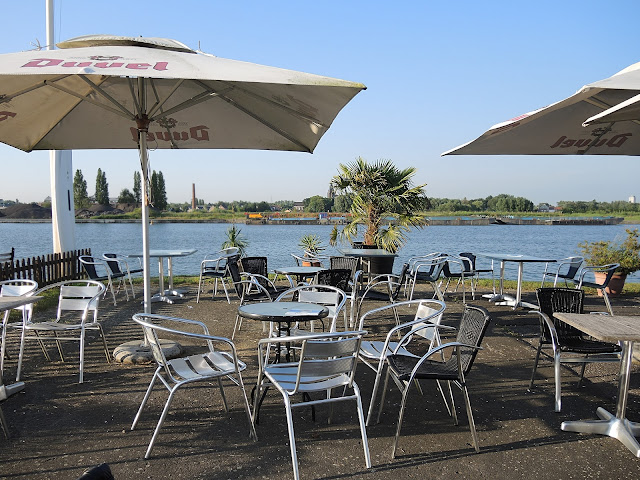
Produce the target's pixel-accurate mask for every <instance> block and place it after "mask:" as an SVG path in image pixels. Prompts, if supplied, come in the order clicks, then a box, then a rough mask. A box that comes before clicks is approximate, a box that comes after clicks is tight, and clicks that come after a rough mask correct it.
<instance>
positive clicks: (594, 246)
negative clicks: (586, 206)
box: [578, 228, 640, 295]
mask: <svg viewBox="0 0 640 480" xmlns="http://www.w3.org/2000/svg"><path fill="white" fill-rule="evenodd" d="M626 232H627V234H626V237H625V238H624V239H623V240H600V241H598V242H582V243H579V244H578V247H580V251H581V253H582V256H583V257H584V259H585V262H586V264H587V265H594V266H595V265H608V264H612V263H618V264H620V266H619V267H618V268H617V269H616V272H615V274H614V276H613V277H612V278H611V280H610V281H609V287H608V288H607V289H606V290H607V294H610V295H617V294H618V293H620V292H621V291H622V287H623V286H624V282H625V280H626V279H627V275H628V274H630V273H633V272H637V271H638V270H640V242H639V241H638V237H639V235H640V234H639V233H638V229H637V228H636V229H633V230H631V229H629V228H628V229H626ZM595 275H596V281H597V282H602V281H604V278H602V277H601V278H599V276H603V275H604V274H599V272H596V273H595ZM598 293H600V292H598Z"/></svg>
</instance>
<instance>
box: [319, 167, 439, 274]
mask: <svg viewBox="0 0 640 480" xmlns="http://www.w3.org/2000/svg"><path fill="white" fill-rule="evenodd" d="M415 174H416V169H415V168H413V167H409V168H405V169H399V168H398V167H396V166H395V165H394V164H393V162H391V161H390V160H377V161H375V162H373V163H368V162H367V161H366V160H364V159H362V158H358V159H356V161H355V162H353V163H351V164H347V165H343V164H340V166H339V167H338V175H336V176H335V177H333V179H332V180H331V185H332V187H333V188H334V189H335V190H336V192H338V193H341V194H345V195H347V196H349V198H350V200H351V208H350V213H351V220H350V221H349V223H347V224H346V225H345V226H344V228H343V229H342V231H341V232H338V229H337V227H336V228H335V229H334V231H333V232H332V234H331V244H332V245H335V243H336V242H337V241H338V240H342V241H346V242H353V240H355V239H356V238H358V228H359V227H364V234H363V244H362V246H361V247H359V248H380V249H384V250H387V251H388V252H391V253H396V252H397V251H398V250H399V249H400V248H401V247H402V246H404V244H405V243H406V242H407V241H408V236H407V234H408V232H409V231H410V229H411V227H420V228H422V227H424V226H425V225H426V224H427V220H426V217H425V215H424V211H425V210H427V208H428V207H429V199H428V198H427V196H426V194H425V192H424V186H425V185H417V186H414V184H413V177H414V175H415ZM392 268H393V257H391V258H389V259H386V258H385V259H380V264H379V265H376V268H375V269H374V268H372V270H371V271H372V272H374V271H375V273H390V272H391V271H392Z"/></svg>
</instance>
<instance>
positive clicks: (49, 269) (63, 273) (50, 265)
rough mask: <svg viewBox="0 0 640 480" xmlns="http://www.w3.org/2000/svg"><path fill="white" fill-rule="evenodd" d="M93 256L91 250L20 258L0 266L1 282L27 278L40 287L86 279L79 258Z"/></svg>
mask: <svg viewBox="0 0 640 480" xmlns="http://www.w3.org/2000/svg"><path fill="white" fill-rule="evenodd" d="M81 255H91V249H90V248H84V249H81V250H73V251H71V252H63V253H51V254H49V255H43V256H41V257H32V258H19V259H16V260H14V261H13V262H6V263H3V264H0V281H2V280H10V279H13V278H27V279H29V280H35V281H36V282H38V286H39V287H44V286H45V285H50V284H52V283H57V282H62V281H65V280H78V279H81V278H86V275H85V273H84V269H83V268H82V266H81V265H80V260H78V258H79V257H80V256H81Z"/></svg>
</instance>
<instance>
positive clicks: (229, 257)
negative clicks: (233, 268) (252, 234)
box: [196, 247, 240, 303]
mask: <svg viewBox="0 0 640 480" xmlns="http://www.w3.org/2000/svg"><path fill="white" fill-rule="evenodd" d="M239 259H240V255H239V254H238V248H236V247H230V248H225V249H223V250H220V251H219V252H217V253H215V254H208V255H205V257H204V260H202V262H201V263H200V279H199V280H198V295H197V297H196V303H200V292H202V289H203V286H204V283H205V282H206V280H207V279H213V280H214V281H215V283H214V287H213V296H212V298H215V296H216V294H217V293H218V281H220V282H221V283H222V288H223V289H224V294H225V296H226V297H227V303H231V300H230V299H229V292H228V291H227V285H226V284H225V279H227V278H230V277H231V275H230V272H229V268H228V266H229V265H230V264H231V263H237V262H238V260H239Z"/></svg>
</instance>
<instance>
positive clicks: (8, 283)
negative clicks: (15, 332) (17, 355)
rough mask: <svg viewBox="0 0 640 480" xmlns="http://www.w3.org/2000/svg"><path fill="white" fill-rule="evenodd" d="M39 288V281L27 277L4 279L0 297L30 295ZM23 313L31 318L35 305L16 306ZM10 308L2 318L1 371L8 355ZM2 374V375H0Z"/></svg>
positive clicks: (0, 287) (1, 284) (0, 283)
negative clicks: (7, 337)
mask: <svg viewBox="0 0 640 480" xmlns="http://www.w3.org/2000/svg"><path fill="white" fill-rule="evenodd" d="M37 289H38V283H37V282H35V281H34V280H27V279H15V280H4V281H2V282H0V297H19V296H22V295H25V296H28V295H33V293H34V292H35V291H36V290H37ZM14 310H17V311H19V312H21V313H22V315H23V317H26V318H27V319H31V314H32V312H33V305H31V304H30V305H25V306H24V307H19V308H14ZM10 313H11V311H10V310H7V311H6V312H4V318H3V320H2V343H1V346H0V350H1V351H0V373H1V372H2V371H3V370H4V358H5V356H7V358H9V357H8V355H7V350H6V336H7V322H8V321H9V314H10ZM0 376H1V375H0Z"/></svg>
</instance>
